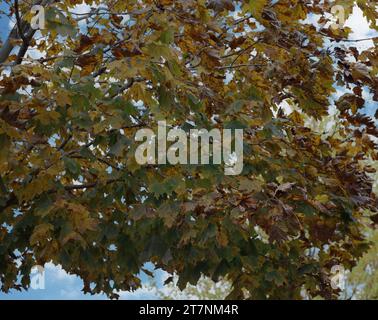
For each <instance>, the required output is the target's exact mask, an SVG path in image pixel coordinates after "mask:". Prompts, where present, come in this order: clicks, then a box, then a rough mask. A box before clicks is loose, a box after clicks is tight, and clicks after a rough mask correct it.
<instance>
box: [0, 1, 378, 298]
mask: <svg viewBox="0 0 378 320" xmlns="http://www.w3.org/2000/svg"><path fill="white" fill-rule="evenodd" d="M5 2H7V3H12V6H13V1H12V2H11V1H9V0H6V1H5ZM36 2H39V3H41V2H43V5H45V7H46V20H47V21H46V23H47V28H46V29H45V30H41V31H37V32H33V30H31V29H30V26H29V24H28V21H30V18H31V17H30V14H29V10H30V8H29V7H28V6H29V4H28V3H27V2H20V4H19V13H20V21H19V24H18V25H17V24H16V26H15V27H14V29H13V31H12V32H11V35H10V36H11V39H10V42H8V44H7V46H8V47H7V48H9V46H10V48H11V49H13V50H12V51H10V52H8V51H9V50H8V51H6V50H5V49H7V48H6V46H5V43H4V44H3V45H2V47H1V46H0V57H2V56H3V57H4V51H6V52H5V53H6V54H5V58H4V59H3V60H2V61H0V62H1V65H0V72H1V75H2V77H1V78H0V92H1V97H0V285H1V290H3V291H5V292H8V291H9V290H10V289H27V288H28V286H29V282H30V279H29V273H30V269H31V267H32V266H34V265H37V264H38V265H43V264H44V263H47V262H50V261H52V262H53V263H55V264H60V265H62V267H63V268H64V270H66V271H67V272H69V273H72V274H76V275H78V276H80V277H81V278H82V279H83V281H84V289H83V290H84V292H89V293H92V294H93V293H100V292H105V293H106V294H108V295H109V296H110V297H117V291H120V290H133V289H136V288H138V287H139V286H140V283H141V281H140V279H139V278H138V273H139V271H140V270H141V269H142V268H143V265H144V264H145V263H146V262H152V263H154V265H155V266H156V268H161V269H163V270H165V271H167V272H169V273H172V274H174V273H176V274H177V275H178V278H179V282H178V284H179V286H180V287H181V288H185V286H186V284H187V283H191V284H195V283H196V282H197V281H198V279H199V278H200V277H201V275H204V276H208V277H211V278H212V279H213V280H215V281H216V280H217V279H218V278H219V277H226V278H227V279H228V281H230V283H231V284H232V292H231V294H230V296H229V297H230V298H236V299H244V298H252V299H267V298H268V299H274V298H280V299H284V298H287V299H300V298H303V297H315V296H322V297H324V298H335V297H336V296H337V290H334V289H332V287H331V286H330V278H329V276H330V269H331V268H332V266H334V265H343V266H344V267H345V268H347V269H348V268H351V267H353V266H354V265H355V264H356V262H357V261H358V258H359V257H360V256H361V255H362V254H363V253H364V252H365V251H366V250H367V249H368V247H369V243H368V241H366V240H365V238H364V233H363V232H362V231H363V228H365V227H366V226H369V225H373V224H374V222H377V220H378V219H377V216H376V215H375V214H377V199H376V198H375V196H374V195H373V193H372V180H371V178H370V173H372V172H373V171H374V169H373V168H372V167H370V166H369V164H368V163H367V162H366V160H369V161H376V160H378V152H377V151H378V150H377V143H376V142H377V138H378V129H377V127H376V120H375V119H373V118H370V117H368V116H367V115H365V114H363V113H362V112H361V110H362V109H363V108H364V106H366V104H367V103H375V104H376V103H377V102H376V101H377V100H378V91H377V90H378V79H377V73H378V68H377V66H378V53H377V50H376V45H377V41H378V40H377V39H373V41H374V46H373V47H371V48H370V49H367V50H365V51H362V50H358V49H357V48H356V47H355V44H356V43H355V42H351V41H348V40H347V39H348V34H349V32H350V29H348V28H343V29H332V28H329V27H328V26H327V24H326V22H327V19H328V17H329V15H327V14H326V13H329V12H330V10H331V5H333V4H335V3H340V4H342V5H343V6H344V7H345V12H346V14H347V15H349V14H351V12H352V8H353V7H354V5H358V6H359V7H360V8H361V10H362V11H363V13H364V15H365V17H366V18H367V19H368V21H369V22H370V23H371V27H372V28H375V29H376V28H377V27H376V25H375V21H376V19H378V14H377V10H376V2H375V1H367V0H364V1H334V2H332V3H331V2H330V1H307V0H306V1H305V0H282V1H268V0H250V1H230V0H209V1H205V0H199V1H194V0H177V1H173V0H172V1H171V0H156V1H150V0H146V1H135V0H131V1H124V0H119V1H111V0H108V1H105V0H104V1H99V0H85V1H84V3H86V4H88V5H90V6H91V8H92V9H91V10H90V11H88V12H87V13H78V12H77V11H74V8H75V6H76V5H78V4H82V3H83V1H81V0H80V1H79V0H63V1H36ZM10 14H11V15H13V16H14V14H15V11H14V6H13V10H12V12H11V13H10ZM311 15H318V19H317V20H318V21H319V23H318V24H317V25H313V24H311V23H310V22H306V21H307V20H305V19H306V17H309V16H311ZM18 26H21V29H22V32H18ZM21 34H22V35H23V37H21ZM7 52H8V53H7ZM36 52H37V53H38V52H39V54H38V55H36ZM33 53H34V54H33ZM336 85H337V86H338V87H339V88H341V89H342V90H344V91H345V94H344V95H342V96H341V98H340V99H338V100H337V101H335V103H334V102H333V97H334V93H335V86H336ZM364 91H365V92H366V93H367V94H365V95H364V94H363V92H364ZM367 96H368V97H370V98H369V99H370V101H365V99H366V97H367ZM364 97H365V99H364ZM330 110H333V115H334V117H333V120H332V121H331V123H330V124H331V125H330V126H326V127H325V128H323V127H321V126H318V124H320V123H321V122H322V121H324V119H325V118H326V117H327V116H328V115H329V114H330V112H331V111H330ZM159 120H166V121H168V122H169V124H170V125H171V126H178V127H180V128H183V129H184V130H190V129H191V128H207V129H211V128H219V129H223V128H232V129H235V128H242V129H244V170H243V172H242V174H241V175H239V176H225V175H224V170H223V168H222V166H216V165H175V166H172V165H150V166H140V165H138V164H137V163H136V161H135V158H134V153H135V148H136V143H135V141H134V136H135V132H136V130H138V129H139V128H145V127H147V128H156V126H157V122H158V121H159ZM319 127H321V128H322V129H321V130H317V129H316V128H319Z"/></svg>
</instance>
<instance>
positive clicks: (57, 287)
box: [0, 2, 378, 300]
mask: <svg viewBox="0 0 378 320" xmlns="http://www.w3.org/2000/svg"><path fill="white" fill-rule="evenodd" d="M4 6H5V5H4V3H3V2H2V3H1V4H0V10H4V9H5V8H4ZM361 19H362V17H361V16H360V15H359V14H358V13H357V14H356V15H355V17H354V18H353V19H351V20H350V21H349V25H350V27H351V28H352V29H353V30H355V34H354V35H353V36H352V38H353V39H358V38H363V37H366V36H369V37H371V36H376V35H377V33H376V32H375V33H374V32H372V31H371V30H369V28H368V27H366V24H365V25H364V24H363V23H361ZM8 33H9V19H8V18H7V17H5V16H3V15H0V39H1V40H2V41H5V39H6V37H7V35H8ZM339 94H342V92H340V93H339ZM366 98H367V101H368V103H367V105H366V109H365V112H366V113H367V114H369V115H373V114H374V112H375V111H376V109H377V108H378V104H377V102H374V101H372V100H371V99H369V98H368V97H366ZM151 267H152V266H151V265H150V266H149V269H151ZM165 276H166V275H165V274H164V273H163V272H161V271H158V272H157V273H156V277H157V283H158V285H159V287H161V286H162V282H163V280H164V277H165ZM143 279H144V282H146V281H147V280H148V279H147V277H146V276H145V275H144V276H143ZM81 289H82V281H81V280H80V279H79V278H78V277H76V276H73V275H68V274H67V273H66V272H65V271H64V270H62V269H61V268H60V267H57V266H53V265H52V264H48V265H47V266H46V268H45V289H44V290H33V289H31V290H29V291H28V292H12V293H10V294H4V293H0V300H9V299H42V300H43V299H95V300H98V299H106V297H105V296H104V295H96V296H88V295H84V294H83V293H82V292H81ZM121 298H123V299H152V298H156V296H155V294H154V293H153V292H152V291H149V290H146V289H142V290H139V291H137V292H136V293H132V294H130V293H122V294H121Z"/></svg>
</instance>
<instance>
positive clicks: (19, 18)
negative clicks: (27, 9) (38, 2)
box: [14, 0, 27, 43]
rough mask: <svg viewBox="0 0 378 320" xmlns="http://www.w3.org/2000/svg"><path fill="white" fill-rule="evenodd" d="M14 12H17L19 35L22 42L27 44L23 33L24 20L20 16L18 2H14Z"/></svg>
mask: <svg viewBox="0 0 378 320" xmlns="http://www.w3.org/2000/svg"><path fill="white" fill-rule="evenodd" d="M14 10H15V15H16V21H17V29H18V35H19V36H20V38H21V39H22V41H23V42H24V43H26V42H27V39H26V38H25V35H24V32H23V31H22V20H21V16H20V9H19V7H18V0H14Z"/></svg>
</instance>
